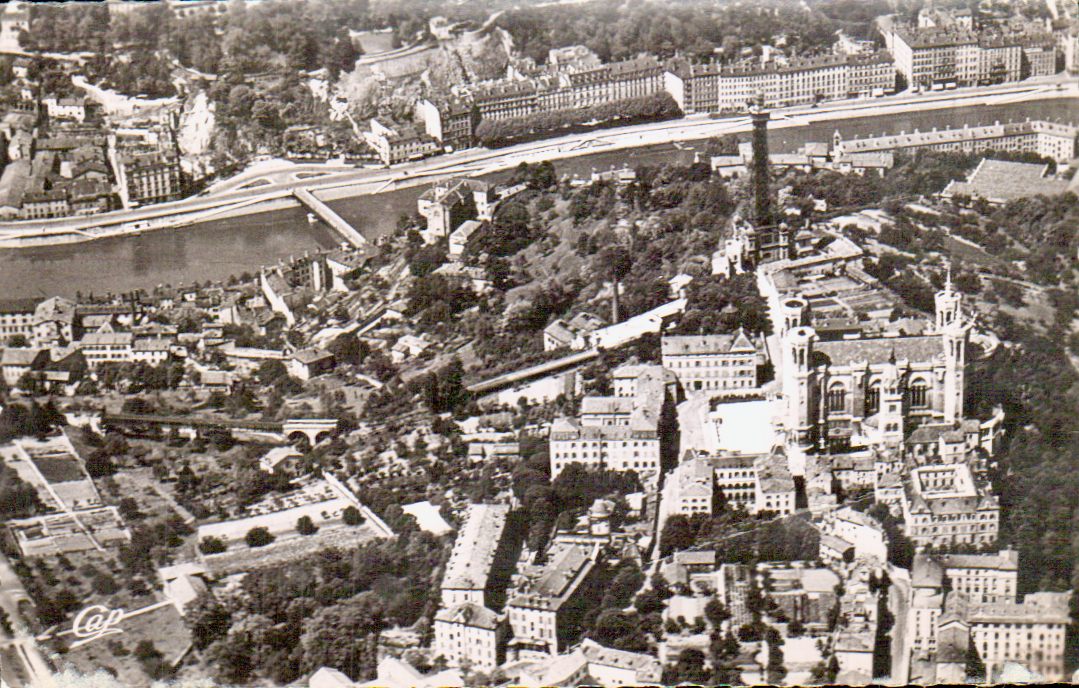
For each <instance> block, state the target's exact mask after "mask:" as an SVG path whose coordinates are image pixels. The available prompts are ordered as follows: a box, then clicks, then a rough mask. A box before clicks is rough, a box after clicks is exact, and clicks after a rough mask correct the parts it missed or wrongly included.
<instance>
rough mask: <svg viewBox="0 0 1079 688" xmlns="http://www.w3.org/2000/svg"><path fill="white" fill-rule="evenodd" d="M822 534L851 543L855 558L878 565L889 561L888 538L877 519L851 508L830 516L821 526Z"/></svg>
mask: <svg viewBox="0 0 1079 688" xmlns="http://www.w3.org/2000/svg"><path fill="white" fill-rule="evenodd" d="M821 530H822V532H825V533H828V534H829V535H833V536H835V537H838V538H841V539H843V540H845V541H847V542H849V543H850V544H851V545H852V546H853V547H854V556H855V557H856V558H860V559H866V560H869V561H872V562H875V563H877V564H884V563H885V562H886V561H888V538H887V536H886V535H885V534H884V526H882V525H881V524H880V522H879V521H877V519H875V518H873V517H872V516H869V515H867V514H864V513H862V512H861V511H855V510H854V509H852V508H850V507H844V508H842V509H838V510H836V511H834V512H832V513H831V514H829V515H828V516H827V517H826V518H825V520H824V522H823V524H822V525H821Z"/></svg>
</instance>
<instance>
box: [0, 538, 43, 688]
mask: <svg viewBox="0 0 1079 688" xmlns="http://www.w3.org/2000/svg"><path fill="white" fill-rule="evenodd" d="M29 599H30V597H29V595H27V593H26V589H25V588H23V585H22V581H20V580H19V577H18V576H17V575H16V574H15V571H14V570H13V569H12V568H11V562H9V561H8V559H7V557H5V556H3V555H0V608H2V609H3V610H4V611H5V612H7V614H8V618H9V619H10V621H11V626H12V629H13V630H14V631H15V637H14V638H11V637H8V636H6V635H4V634H2V633H0V637H2V640H0V657H2V658H3V672H4V673H3V677H4V680H5V681H6V682H7V683H9V684H10V685H11V688H23V687H24V686H25V687H26V688H53V687H54V686H55V685H56V684H55V683H54V681H53V678H52V668H51V667H50V666H49V663H48V661H46V659H45V657H44V655H42V654H41V651H40V649H39V648H38V645H37V641H35V640H34V636H33V635H31V634H30V628H29V624H27V622H26V619H24V618H23V617H22V614H21V612H20V610H19V601H20V600H29ZM13 660H14V661H17V662H18V663H19V665H18V666H14V667H9V666H8V662H9V661H13Z"/></svg>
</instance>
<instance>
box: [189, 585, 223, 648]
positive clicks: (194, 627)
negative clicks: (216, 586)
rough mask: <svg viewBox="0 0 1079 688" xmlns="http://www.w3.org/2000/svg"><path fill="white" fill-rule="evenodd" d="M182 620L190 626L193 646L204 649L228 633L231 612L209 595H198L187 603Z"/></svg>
mask: <svg viewBox="0 0 1079 688" xmlns="http://www.w3.org/2000/svg"><path fill="white" fill-rule="evenodd" d="M184 620H185V621H186V622H187V625H188V626H189V627H190V628H191V640H192V642H193V643H194V644H195V648H196V649H198V650H204V649H206V648H207V647H209V646H210V644H211V643H213V642H214V641H216V640H219V639H221V638H224V637H225V635H227V634H228V631H229V625H230V624H231V622H232V614H231V613H229V610H228V609H227V608H226V607H225V606H224V605H222V604H220V603H218V602H217V601H216V600H215V599H214V598H213V597H211V596H210V595H200V596H199V597H198V598H196V599H195V601H194V602H192V603H191V604H190V605H188V607H187V610H186V613H185V615H184Z"/></svg>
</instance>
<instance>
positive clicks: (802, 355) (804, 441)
mask: <svg viewBox="0 0 1079 688" xmlns="http://www.w3.org/2000/svg"><path fill="white" fill-rule="evenodd" d="M816 338H817V333H816V332H814V330H813V328H812V327H805V326H799V327H795V328H794V329H792V330H789V331H788V332H786V334H785V335H784V336H783V355H784V360H783V395H784V396H785V397H786V398H787V409H786V416H787V421H786V427H787V436H788V438H789V439H790V440H791V441H792V444H795V445H798V446H806V445H809V444H810V443H811V440H812V438H811V437H810V435H811V434H812V433H811V430H812V427H813V418H814V413H813V411H814V409H813V395H812V389H811V388H812V385H811V384H810V377H811V375H812V370H811V365H810V360H811V358H812V356H813V341H814V340H815V339H816Z"/></svg>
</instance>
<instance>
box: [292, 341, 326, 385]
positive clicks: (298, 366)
mask: <svg viewBox="0 0 1079 688" xmlns="http://www.w3.org/2000/svg"><path fill="white" fill-rule="evenodd" d="M336 364H337V359H335V358H334V355H333V354H332V353H330V352H329V351H321V350H318V349H303V350H301V351H297V352H296V353H294V354H292V356H291V357H290V358H289V359H288V362H287V363H286V365H287V367H288V371H289V374H290V375H292V376H293V377H296V378H299V379H300V380H303V381H304V382H307V381H308V380H310V379H311V378H313V377H316V376H318V375H322V374H323V373H328V372H330V371H331V370H333V369H334V366H335V365H336Z"/></svg>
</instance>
